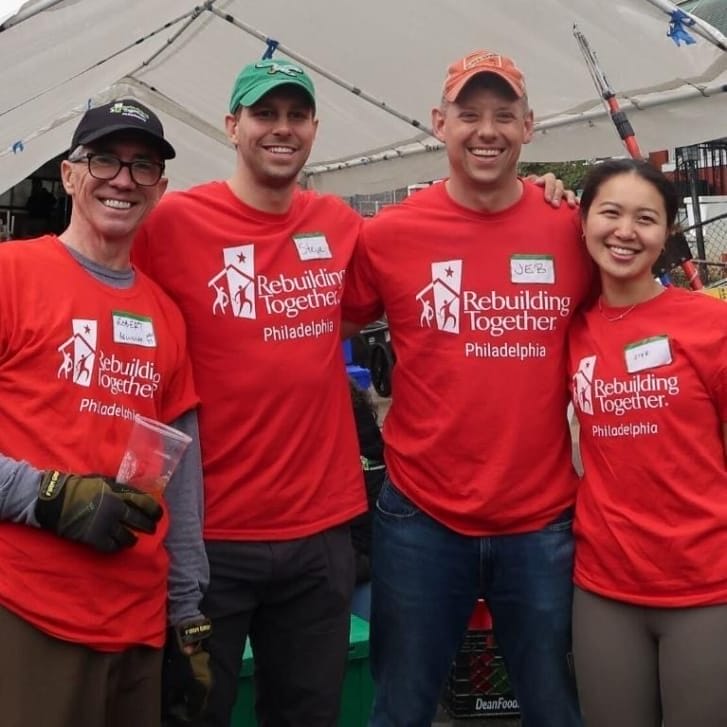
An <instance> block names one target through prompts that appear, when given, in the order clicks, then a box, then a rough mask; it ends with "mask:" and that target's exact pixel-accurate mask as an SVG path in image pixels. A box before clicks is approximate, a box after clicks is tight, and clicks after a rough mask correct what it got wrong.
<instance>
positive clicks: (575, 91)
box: [0, 0, 727, 194]
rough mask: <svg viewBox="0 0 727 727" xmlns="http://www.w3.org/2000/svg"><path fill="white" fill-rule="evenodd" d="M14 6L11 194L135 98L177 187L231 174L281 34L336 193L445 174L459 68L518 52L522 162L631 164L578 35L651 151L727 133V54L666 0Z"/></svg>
mask: <svg viewBox="0 0 727 727" xmlns="http://www.w3.org/2000/svg"><path fill="white" fill-rule="evenodd" d="M11 5H14V6H16V7H14V8H13V10H16V9H17V6H19V5H20V6H21V7H20V14H19V15H18V16H16V17H10V19H9V20H8V21H7V22H6V24H5V25H4V26H1V32H0V191H2V190H4V189H7V188H9V187H10V186H12V185H13V184H15V183H17V182H18V181H20V180H21V179H23V178H25V177H26V176H28V175H29V174H30V173H32V172H33V171H34V170H35V169H36V168H37V167H39V166H40V165H41V164H43V163H44V162H45V161H47V160H48V159H50V158H52V157H54V156H55V155H57V154H59V153H61V152H62V151H64V150H65V149H67V147H68V144H69V141H70V137H71V134H72V131H73V128H74V127H75V125H76V123H77V122H78V119H79V116H80V114H82V113H83V111H84V110H85V109H86V108H88V106H89V105H97V104H98V103H102V102H104V101H107V100H110V99H112V98H118V97H121V96H132V97H136V98H138V99H139V100H140V101H142V102H143V103H145V104H147V105H149V106H151V107H152V108H154V109H155V110H156V111H157V112H158V113H159V115H160V117H161V118H162V121H163V123H164V126H165V129H166V131H167V135H168V137H169V138H170V140H171V141H172V142H173V144H174V145H175V146H176V148H177V151H178V158H177V159H175V160H173V161H172V162H170V164H169V167H168V170H169V177H170V182H171V186H172V187H176V188H179V187H186V186H189V185H191V184H194V183H198V182H200V181H203V180H206V179H210V178H216V177H226V176H229V174H230V171H231V169H232V164H233V155H232V152H231V148H230V146H229V144H228V142H227V140H226V138H225V136H224V134H223V131H222V128H223V118H224V114H225V113H226V110H227V102H228V98H229V92H230V87H231V85H232V82H233V80H234V78H235V76H236V74H237V72H238V71H239V69H240V68H241V67H242V66H243V65H244V64H245V63H247V62H249V61H252V60H255V59H258V58H260V57H261V56H262V55H263V53H264V52H265V50H266V47H267V46H266V43H265V40H264V39H265V38H266V37H270V38H272V39H274V40H276V41H277V42H278V43H279V47H278V49H277V50H276V51H275V57H292V58H294V59H295V60H298V61H299V62H301V63H302V64H303V65H304V66H306V67H307V68H308V69H309V71H310V72H311V75H312V77H313V79H314V81H315V83H316V87H317V94H318V115H319V118H320V120H321V122H320V129H319V133H318V138H317V140H316V144H315V147H314V150H313V154H312V156H311V159H310V162H309V165H308V167H306V170H305V172H306V180H307V182H308V184H309V185H310V186H314V187H316V188H319V189H324V190H327V191H334V192H337V193H339V194H354V193H365V192H374V191H381V190H387V189H394V188H396V187H401V186H405V185H407V184H411V183H414V182H418V181H427V180H431V179H434V178H437V177H440V176H442V175H443V174H444V169H445V162H444V156H443V152H442V151H441V149H440V148H439V144H438V143H437V141H436V140H435V139H433V138H432V137H431V136H429V135H428V134H427V133H426V127H427V126H428V124H429V118H430V110H431V107H432V106H433V105H435V104H436V103H437V102H438V100H439V95H440V90H441V84H442V81H443V76H444V71H445V69H446V66H447V65H448V64H449V63H450V62H451V61H453V60H455V59H456V58H458V57H460V56H462V55H465V54H466V53H468V52H469V51H471V50H474V49H477V48H483V47H484V48H489V49H494V50H497V51H500V52H503V53H506V54H508V55H511V56H512V57H513V58H514V59H515V60H516V62H517V63H518V65H519V66H520V67H521V68H522V70H523V71H524V73H525V76H526V79H527V84H528V92H529V98H530V102H531V105H532V107H533V109H534V111H535V114H536V119H537V120H538V122H539V127H538V128H539V130H538V133H537V134H536V138H535V140H534V141H533V142H532V144H530V146H529V147H528V148H527V150H526V154H525V158H527V159H531V160H539V161H553V160H566V159H579V158H592V157H595V156H609V155H616V154H623V153H624V151H623V147H622V145H621V142H620V141H619V139H618V136H617V135H616V132H615V131H614V128H613V125H612V124H611V121H610V120H609V119H608V117H607V116H606V114H605V111H604V109H603V106H602V103H601V101H600V100H599V99H598V94H597V92H596V89H595V87H594V85H593V82H592V80H591V78H590V76H589V74H588V71H587V68H586V65H585V62H584V60H583V57H582V55H581V52H580V50H579V48H578V44H577V43H576V41H575V39H574V38H573V34H572V29H573V25H574V23H575V24H577V25H578V27H579V29H580V30H581V31H582V32H583V33H584V35H585V36H586V37H587V39H588V41H589V42H590V45H591V46H592V48H593V49H594V50H595V52H596V54H597V55H598V59H599V61H600V64H601V66H602V68H603V70H604V71H605V73H606V75H607V77H608V80H609V81H610V83H611V85H612V86H613V88H614V90H616V92H617V94H618V98H619V100H620V102H621V105H622V107H623V108H624V109H625V110H627V111H628V113H629V117H630V119H631V121H632V124H633V126H634V128H635V130H636V133H637V137H638V140H639V143H640V145H641V148H642V150H643V151H650V150H657V149H662V148H667V147H671V146H677V145H686V144H690V143H695V142H698V141H703V140H705V139H709V138H715V137H721V136H723V135H724V134H725V122H724V118H725V116H726V113H725V112H726V111H727V94H725V93H724V88H723V86H724V87H725V88H727V53H725V52H723V51H722V50H720V49H719V48H717V47H716V46H715V45H713V44H710V43H708V42H707V41H706V40H704V39H703V38H700V37H699V36H697V35H695V38H696V39H697V42H696V43H694V44H690V45H682V46H681V47H677V45H676V44H675V43H674V42H673V41H672V40H671V39H670V38H668V37H667V35H666V33H667V30H668V23H669V17H668V16H667V15H666V14H664V13H663V12H662V11H661V10H659V9H658V8H657V7H655V5H654V0H487V1H486V2H485V1H484V0H438V2H436V3H429V2H421V0H394V1H392V0H365V1H361V0H306V1H305V2H302V1H300V0H297V1H296V0H267V2H264V3H250V2H244V0H212V2H209V1H208V2H200V0H197V2H195V0H123V2H118V0H60V1H58V0H56V1H55V2H52V1H49V0H31V2H26V3H22V4H21V3H17V2H16V3H11ZM2 10H3V8H0V18H3V17H5V16H6V14H7V13H4V12H2ZM692 33H693V31H692ZM693 34H694V33H693ZM350 88H355V89H360V92H357V93H354V92H352V91H351V90H349V89H350ZM367 97H368V98H370V99H374V100H376V101H378V102H380V104H377V103H372V102H371V101H369V100H366V98H367ZM383 105H385V106H386V107H387V108H388V109H390V110H392V111H393V112H395V113H390V112H389V111H387V110H385V109H384V108H382V106H383ZM412 121H414V122H418V124H419V126H417V125H416V124H413V123H411V122H412Z"/></svg>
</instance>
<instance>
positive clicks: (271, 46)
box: [261, 38, 278, 61]
mask: <svg viewBox="0 0 727 727" xmlns="http://www.w3.org/2000/svg"><path fill="white" fill-rule="evenodd" d="M265 42H266V43H267V44H268V47H267V48H266V49H265V53H263V57H262V58H261V60H263V61H267V60H268V59H269V58H272V57H273V53H275V51H276V50H277V49H278V41H277V40H273V39H272V38H266V39H265Z"/></svg>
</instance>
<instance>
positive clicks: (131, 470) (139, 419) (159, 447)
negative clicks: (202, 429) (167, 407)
mask: <svg viewBox="0 0 727 727" xmlns="http://www.w3.org/2000/svg"><path fill="white" fill-rule="evenodd" d="M191 441H192V438H191V437H190V436H188V435H187V434H185V433H184V432H180V431H179V429H175V428H174V427H170V426H169V425H167V424H162V422H158V421H156V420H155V419H149V418H148V417H144V416H141V415H140V414H135V415H134V424H133V426H132V428H131V434H130V435H129V441H128V444H127V445H126V451H125V452H124V455H123V457H122V458H121V464H120V465H119V471H118V474H117V475H116V481H117V482H120V483H122V484H125V485H129V486H130V487H135V488H136V489H137V490H141V491H142V492H147V493H148V494H150V495H152V496H153V497H154V498H155V499H157V500H160V499H161V497H162V494H163V493H164V488H165V487H166V486H167V483H168V482H169V480H170V479H171V477H172V475H173V474H174V470H175V469H176V467H177V465H178V464H179V460H180V459H181V458H182V455H183V454H184V450H185V449H187V447H188V446H189V443H190V442H191Z"/></svg>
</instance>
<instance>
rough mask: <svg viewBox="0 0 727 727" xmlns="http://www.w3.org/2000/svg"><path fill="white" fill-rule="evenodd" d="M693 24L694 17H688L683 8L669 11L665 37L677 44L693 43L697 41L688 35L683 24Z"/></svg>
mask: <svg viewBox="0 0 727 727" xmlns="http://www.w3.org/2000/svg"><path fill="white" fill-rule="evenodd" d="M694 24H695V20H694V18H690V17H689V16H688V15H687V14H686V13H685V12H684V11H683V10H679V9H677V10H674V11H672V13H671V20H670V21H669V32H668V33H667V34H666V36H667V38H671V39H672V40H673V41H674V42H675V43H676V44H677V46H680V45H681V44H682V43H684V45H693V44H694V43H696V42H697V41H696V40H694V38H693V37H692V36H691V35H689V33H688V32H687V31H686V28H685V27H684V26H685V25H686V26H689V27H691V26H693V25H694Z"/></svg>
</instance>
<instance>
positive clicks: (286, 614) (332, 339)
mask: <svg viewBox="0 0 727 727" xmlns="http://www.w3.org/2000/svg"><path fill="white" fill-rule="evenodd" d="M225 125H226V130H227V134H228V138H229V139H230V142H231V143H232V145H233V146H234V148H235V168H234V172H233V174H232V175H231V177H230V179H228V180H227V181H224V182H222V181H215V182H209V183H207V184H203V185H200V186H198V187H195V188H192V189H190V190H188V191H186V192H181V193H173V194H169V195H166V197H165V198H164V199H163V200H162V201H161V202H160V204H159V205H158V207H157V208H156V209H155V210H154V212H153V213H152V214H151V215H150V217H149V219H148V220H147V221H146V223H145V225H144V227H143V228H142V230H141V232H140V234H139V235H138V236H137V239H136V242H135V256H136V262H137V263H138V264H139V265H140V266H141V267H142V268H143V269H144V270H145V271H146V272H148V273H149V274H150V275H151V276H152V277H153V278H154V279H155V280H156V281H157V282H159V283H160V284H161V285H162V287H163V288H164V289H165V290H166V291H167V292H168V293H169V294H170V296H171V297H172V298H173V299H174V300H175V301H176V302H177V303H178V304H179V306H180V308H181V309H182V311H183V313H184V315H185V318H186V323H187V330H188V331H189V342H190V355H191V358H192V365H193V367H194V372H195V381H196V384H197V389H198V391H199V394H200V398H201V406H200V437H201V441H202V456H203V471H204V484H205V518H204V521H205V522H204V531H205V532H204V536H205V543H206V546H207V555H208V558H209V563H210V586H209V588H208V590H207V592H206V594H205V599H204V602H203V610H204V612H205V614H207V615H208V616H209V617H210V618H211V619H212V623H213V628H212V635H211V636H210V638H209V639H208V641H207V645H208V650H209V652H210V657H211V666H212V676H213V688H212V693H211V696H210V702H209V706H208V708H207V710H206V713H205V714H204V715H203V717H202V719H201V720H200V721H199V722H196V723H195V727H228V725H229V724H230V715H231V712H232V708H233V704H234V702H235V693H236V689H237V685H238V680H239V679H238V678H239V667H240V662H241V657H242V652H243V647H244V643H245V640H246V638H247V637H248V636H249V638H250V641H251V644H252V647H253V651H254V653H255V663H256V674H255V688H256V712H257V716H258V721H259V722H260V723H264V724H270V725H295V726H296V727H297V726H300V727H330V725H333V724H335V722H336V719H337V714H338V706H339V700H340V693H341V686H342V684H343V679H344V674H345V668H346V658H347V654H348V636H349V613H350V612H349V606H350V599H351V593H352V590H353V581H354V574H355V568H354V553H353V549H352V546H351V535H350V526H349V522H350V521H351V519H353V518H354V517H355V516H357V515H359V514H360V513H362V512H363V511H364V510H365V509H366V500H365V494H364V488H363V482H362V477H361V463H360V459H359V448H358V441H357V438H356V431H355V425H354V420H353V413H352V410H351V405H350V395H349V389H348V383H347V381H346V375H345V368H344V363H343V357H342V355H341V350H340V320H341V308H340V299H341V293H342V288H343V281H344V279H345V275H346V272H345V271H346V268H347V266H348V264H349V261H350V259H351V256H352V254H353V249H354V247H355V245H356V242H357V238H358V232H359V226H360V222H361V220H360V218H359V217H358V215H356V213H355V212H354V211H353V210H351V209H350V208H349V207H348V206H347V205H346V204H345V203H343V202H342V201H341V200H340V199H338V198H335V197H333V196H331V195H319V194H316V193H314V192H311V191H304V190H301V189H300V188H299V187H298V174H299V172H300V171H301V169H302V167H303V165H304V164H305V163H306V161H307V159H308V155H309V154H310V151H311V148H312V145H313V142H314V139H315V136H316V131H317V127H318V120H317V118H316V101H315V90H314V87H313V82H312V80H311V78H310V77H309V75H308V74H307V73H306V72H305V69H304V68H303V67H301V66H300V65H299V64H298V63H293V62H290V61H286V60H284V59H266V60H261V61H258V62H256V63H250V64H248V65H247V66H245V68H243V69H242V71H241V72H240V74H239V75H238V77H237V79H236V80H235V82H234V85H233V89H232V94H231V98H230V105H229V113H228V115H227V116H226V118H225ZM550 181H551V188H550V189H549V190H548V193H550V192H552V191H553V189H552V180H550ZM539 194H540V196H541V197H542V196H543V192H542V190H541V191H539Z"/></svg>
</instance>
